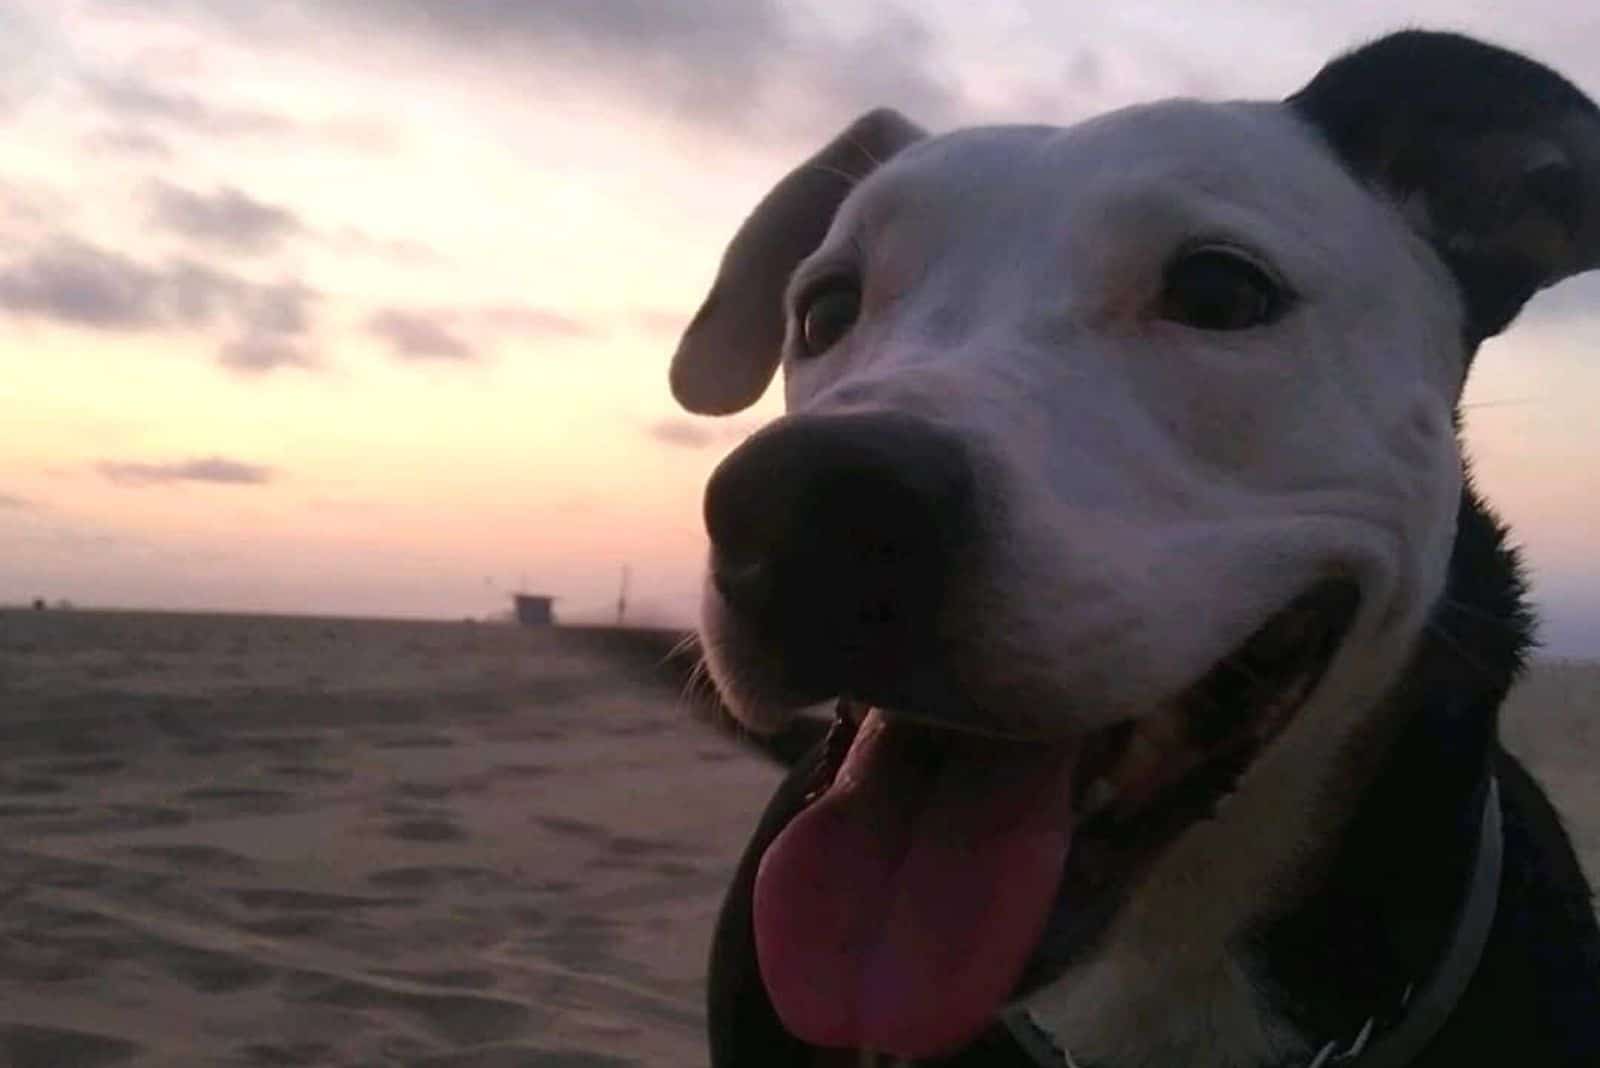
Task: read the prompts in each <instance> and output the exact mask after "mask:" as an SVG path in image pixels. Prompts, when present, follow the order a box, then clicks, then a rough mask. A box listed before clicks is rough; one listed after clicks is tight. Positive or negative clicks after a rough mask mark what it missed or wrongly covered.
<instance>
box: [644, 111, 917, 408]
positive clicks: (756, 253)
mask: <svg viewBox="0 0 1600 1068" xmlns="http://www.w3.org/2000/svg"><path fill="white" fill-rule="evenodd" d="M922 136H923V132H922V130H921V128H920V127H918V126H916V125H914V124H913V123H911V122H910V121H908V120H907V119H906V118H905V117H903V116H902V115H901V114H900V113H899V112H897V111H891V110H889V109H887V108H880V109H878V110H876V111H869V112H867V113H866V114H865V115H863V116H861V117H860V118H859V119H857V120H856V121H855V122H853V123H851V124H850V125H849V126H848V127H846V129H845V130H844V132H843V133H841V134H839V136H837V137H835V138H834V139H833V140H832V141H830V142H828V144H827V145H826V146H824V147H823V149H822V151H820V152H818V153H817V154H816V155H814V156H812V157H811V158H810V159H808V160H806V161H805V162H804V163H802V164H800V166H798V167H796V168H795V169H794V170H793V171H790V172H789V174H788V175H787V176H786V177H785V178H784V179H783V180H782V181H781V182H779V183H778V184H777V185H776V186H774V187H773V190H772V192H770V193H768V194H767V195H766V197H765V199H763V200H762V201H761V203H760V204H757V205H756V210H755V211H753V212H751V213H750V217H749V218H748V219H746V220H745V221H744V225H743V226H741V227H739V232H738V233H737V234H735V235H734V238H733V242H732V243H731V244H730V245H729V246H728V250H727V251H726V252H725V253H723V255H722V266H721V267H720V268H719V269H718V271H717V279H716V281H715V282H714V283H713V284H712V286H711V293H710V295H708V296H707V297H706V299H705V303H704V304H702V305H700V310H699V311H698V312H696V313H695V317H694V320H693V321H692V322H690V323H689V328H688V329H687V330H685V331H684V334H683V340H682V341H680V342H679V343H678V351H677V353H675V354H674V355H673V357H672V372H671V380H672V394H673V396H675V397H677V398H678V403H679V404H682V405H683V406H684V407H685V408H687V409H689V410H690V411H691V412H698V413H700V414H701V415H727V414H728V413H730V412H736V411H738V410H740V409H741V408H748V407H749V406H750V405H752V404H754V403H755V402H756V401H757V400H758V399H760V397H761V394H762V393H763V392H764V391H765V390H766V388H767V383H769V382H771V381H772V375H773V372H774V371H776V370H777V368H778V358H779V355H780V353H781V349H782V348H783V330H784V320H783V293H784V289H785V287H787V286H788V284H789V275H790V274H791V273H792V272H793V271H794V268H795V266H796V265H797V264H799V262H800V261H801V260H803V259H805V258H806V257H807V256H809V255H810V254H811V253H812V252H813V251H814V250H815V249H816V247H817V246H818V245H820V244H822V239H823V237H825V236H826V235H827V233H828V227H829V226H830V225H832V223H833V215H834V212H835V211H837V210H838V207H839V205H840V204H841V203H843V201H844V198H845V197H846V196H847V195H848V194H849V192H850V190H851V189H853V188H854V187H855V185H856V184H857V183H858V182H860V181H861V179H862V178H864V177H866V176H867V175H868V174H870V173H871V172H872V170H873V169H874V168H876V167H877V166H878V165H879V164H881V163H882V162H883V161H884V160H886V159H888V158H889V157H890V156H892V155H894V154H895V153H896V152H898V151H900V149H902V148H904V147H905V146H906V145H909V144H911V143H912V142H913V141H917V140H920V139H921V138H922Z"/></svg>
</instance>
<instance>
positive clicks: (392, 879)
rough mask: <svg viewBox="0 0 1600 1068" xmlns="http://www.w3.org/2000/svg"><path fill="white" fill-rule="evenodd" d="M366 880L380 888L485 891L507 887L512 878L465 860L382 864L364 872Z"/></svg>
mask: <svg viewBox="0 0 1600 1068" xmlns="http://www.w3.org/2000/svg"><path fill="white" fill-rule="evenodd" d="M367 882H369V883H371V884H372V885H373V886H375V887H378V888H379V889H383V890H405V891H413V892H415V891H424V890H428V891H431V890H441V889H445V888H446V887H459V888H461V889H464V890H467V891H470V892H472V893H485V892H488V891H492V890H502V889H506V888H507V887H509V886H510V885H511V883H512V880H511V878H510V877H509V876H507V875H506V874H504V873H503V872H500V871H496V870H494V869H493V868H475V867H470V866H468V865H464V864H435V865H413V866H410V867H404V868H385V869H383V870H382V871H375V872H373V873H372V874H371V875H369V876H367Z"/></svg>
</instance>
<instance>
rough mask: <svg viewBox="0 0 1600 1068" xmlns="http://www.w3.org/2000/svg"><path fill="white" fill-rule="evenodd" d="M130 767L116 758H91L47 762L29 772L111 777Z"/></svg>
mask: <svg viewBox="0 0 1600 1068" xmlns="http://www.w3.org/2000/svg"><path fill="white" fill-rule="evenodd" d="M127 766H128V762H127V761H126V760H119V759H117V758H116V757H89V758H87V759H81V760H46V761H42V762H40V763H37V764H34V765H33V766H32V767H31V768H30V769H29V770H30V771H35V772H39V773H41V774H44V775H66V776H68V777H76V776H79V775H110V774H111V773H112V772H116V771H121V770H122V769H123V768H125V767H127Z"/></svg>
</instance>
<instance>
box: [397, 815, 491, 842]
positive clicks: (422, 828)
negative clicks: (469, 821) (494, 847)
mask: <svg viewBox="0 0 1600 1068" xmlns="http://www.w3.org/2000/svg"><path fill="white" fill-rule="evenodd" d="M384 833H385V834H387V835H388V836H389V837H390V838H395V839H398V840H399V841H402V842H462V841H465V840H466V839H467V838H469V837H471V836H470V835H468V834H467V832H466V831H464V830H462V829H461V825H460V824H458V823H456V822H455V821H453V820H447V819H437V818H429V817H422V818H419V819H407V820H396V821H395V822H394V823H391V824H389V825H388V826H386V827H385V828H384Z"/></svg>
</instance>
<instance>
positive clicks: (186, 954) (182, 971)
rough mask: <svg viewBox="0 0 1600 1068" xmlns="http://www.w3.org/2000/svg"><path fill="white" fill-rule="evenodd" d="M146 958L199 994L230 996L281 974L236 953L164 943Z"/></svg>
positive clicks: (277, 970) (272, 968)
mask: <svg viewBox="0 0 1600 1068" xmlns="http://www.w3.org/2000/svg"><path fill="white" fill-rule="evenodd" d="M149 956H150V957H151V958H152V959H153V960H154V962H155V963H156V965H157V966H158V967H160V969H161V970H162V971H164V972H166V973H167V974H168V975H170V976H171V977H172V978H174V979H176V980H177V981H178V982H180V983H182V984H183V985H184V986H186V987H188V988H189V989H190V990H193V991H196V992H197V993H201V994H231V993H233V992H235V991H238V990H248V989H250V988H251V987H256V986H261V985H262V984H264V983H268V982H271V981H272V980H274V979H276V978H277V977H278V976H279V975H280V974H281V971H280V969H278V968H275V967H272V966H271V965H267V964H261V963H259V962H257V961H253V960H251V959H250V958H249V957H246V956H244V955H243V954H239V953H223V952H219V951H216V950H209V949H196V948H194V947H192V946H180V945H173V944H164V945H162V946H160V947H159V948H157V949H155V950H153V951H152V952H151V953H150V954H149Z"/></svg>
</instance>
